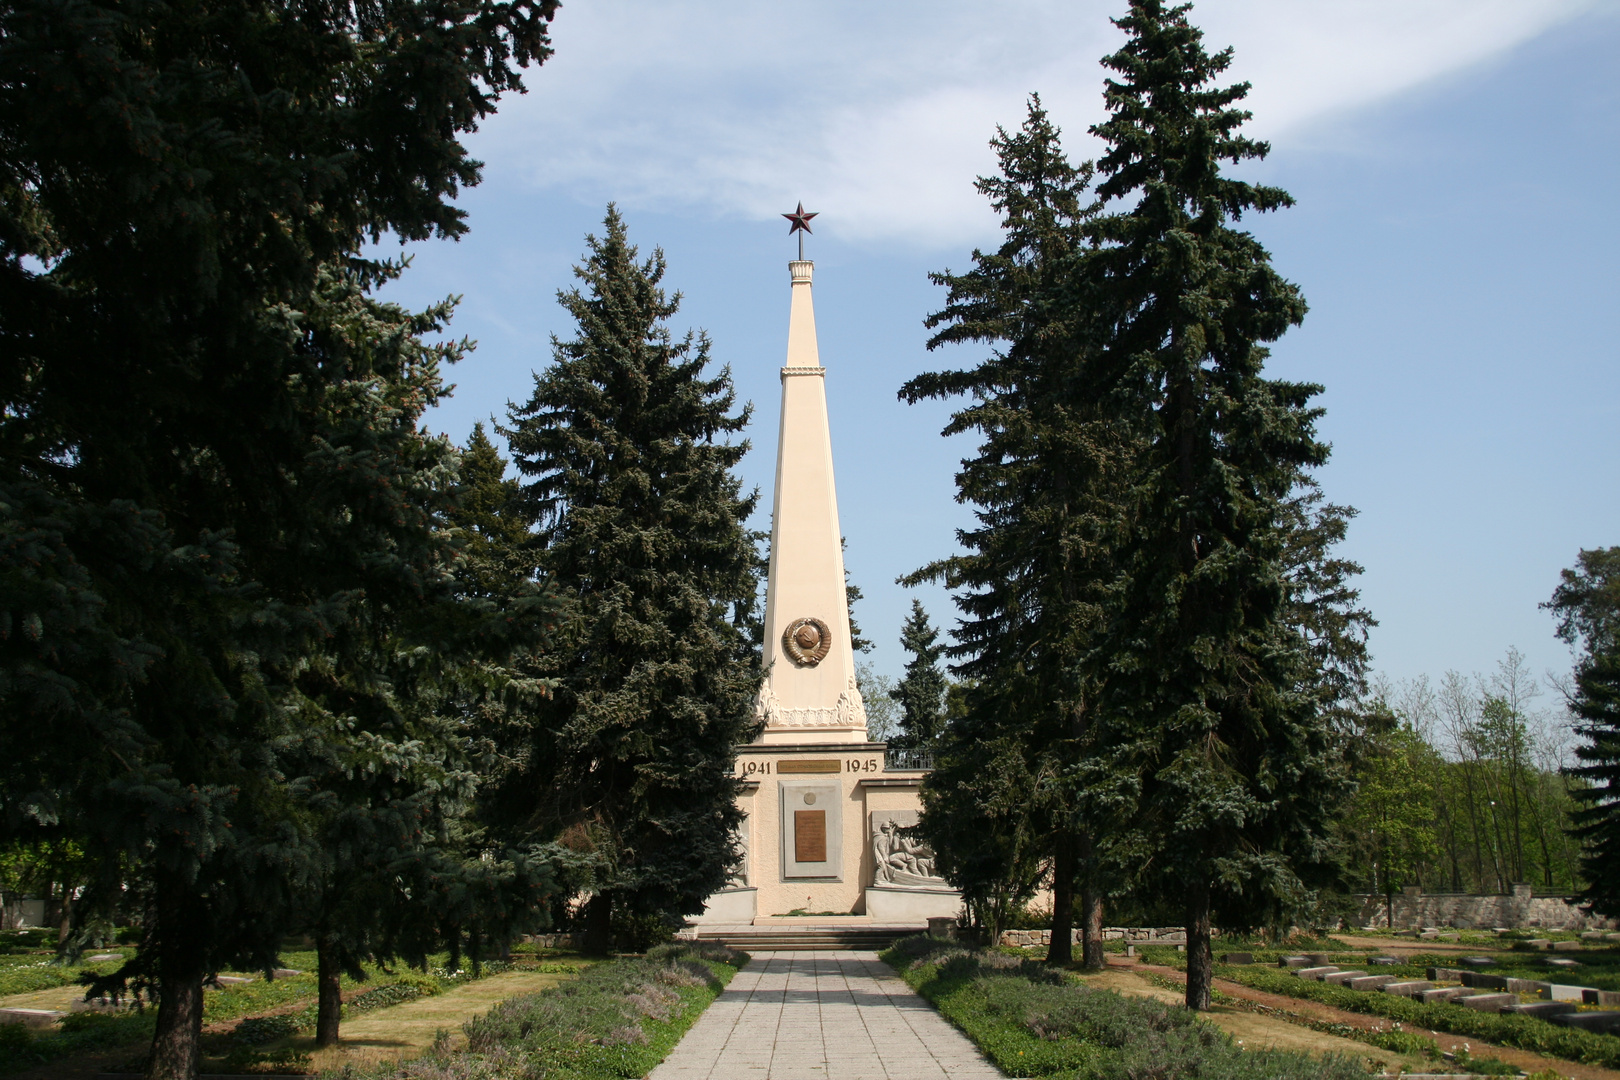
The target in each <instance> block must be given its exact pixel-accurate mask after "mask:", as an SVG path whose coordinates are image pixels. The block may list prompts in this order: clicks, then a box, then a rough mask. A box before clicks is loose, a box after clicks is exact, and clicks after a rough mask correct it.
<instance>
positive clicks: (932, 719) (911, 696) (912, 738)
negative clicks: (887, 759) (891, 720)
mask: <svg viewBox="0 0 1620 1080" xmlns="http://www.w3.org/2000/svg"><path fill="white" fill-rule="evenodd" d="M900 646H901V647H902V648H903V649H905V650H906V651H907V652H908V653H910V654H911V659H910V660H908V661H906V674H905V677H904V678H903V679H901V680H900V683H899V685H898V686H896V687H895V688H894V689H893V690H891V691H890V692H889V696H890V697H892V698H894V700H895V701H896V702H898V703H899V705H900V710H901V712H900V735H899V737H898V738H895V739H891V740H890V741H889V745H890V746H892V747H895V748H896V749H911V748H919V749H920V748H924V747H931V746H933V744H934V740H935V739H937V738H938V737H939V729H940V726H941V725H942V724H943V723H944V720H945V690H946V688H947V687H948V686H949V684H950V681H949V680H948V679H947V678H946V676H945V672H944V671H943V670H942V669H941V668H940V666H939V662H940V660H941V659H942V658H943V657H944V656H945V646H944V645H942V644H940V641H939V631H938V630H937V629H935V627H934V625H933V624H932V623H930V622H929V621H928V612H926V611H924V610H923V606H922V602H921V601H920V600H915V599H914V600H912V601H911V615H910V616H909V617H908V618H907V619H906V621H905V625H903V626H902V627H901V628H900Z"/></svg>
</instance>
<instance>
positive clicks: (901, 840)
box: [872, 810, 945, 888]
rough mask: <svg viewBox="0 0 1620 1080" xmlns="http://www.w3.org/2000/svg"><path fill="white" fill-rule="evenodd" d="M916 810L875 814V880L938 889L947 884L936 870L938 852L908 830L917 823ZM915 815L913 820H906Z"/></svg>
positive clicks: (873, 838) (873, 819)
mask: <svg viewBox="0 0 1620 1080" xmlns="http://www.w3.org/2000/svg"><path fill="white" fill-rule="evenodd" d="M916 816H917V814H916V811H914V810H913V811H890V812H888V813H882V812H874V813H873V814H872V863H873V871H874V873H873V877H874V879H875V880H874V883H875V884H877V885H887V886H891V887H895V886H898V887H902V888H903V887H905V886H908V885H910V886H917V887H927V888H938V887H940V886H942V885H944V884H945V881H944V879H943V878H940V877H939V876H938V875H937V873H936V872H935V870H934V852H933V850H932V849H930V848H929V846H928V845H927V844H926V843H924V842H923V841H922V840H919V839H918V838H917V837H915V836H912V835H910V834H909V833H908V832H907V831H906V830H907V829H908V828H909V827H910V826H912V825H915V824H916V820H915V819H916ZM907 817H909V818H911V819H912V820H910V821H905V820H902V819H903V818H907Z"/></svg>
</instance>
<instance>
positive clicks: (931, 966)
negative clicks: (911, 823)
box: [882, 937, 1366, 1080]
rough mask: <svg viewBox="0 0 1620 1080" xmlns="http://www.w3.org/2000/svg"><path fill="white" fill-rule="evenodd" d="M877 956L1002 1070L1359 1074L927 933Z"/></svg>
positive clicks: (1301, 1076)
mask: <svg viewBox="0 0 1620 1080" xmlns="http://www.w3.org/2000/svg"><path fill="white" fill-rule="evenodd" d="M882 958H883V959H884V960H885V961H886V962H887V963H888V964H889V965H890V966H892V967H894V968H895V969H896V970H897V971H899V972H900V975H901V977H902V978H903V979H905V980H906V982H907V983H908V984H909V985H910V986H911V987H912V988H913V989H915V990H916V991H917V992H918V993H919V994H921V995H922V996H923V997H925V998H927V999H928V1000H929V1001H930V1002H932V1003H933V1005H934V1007H935V1008H937V1009H938V1010H939V1011H940V1013H941V1014H942V1015H943V1016H944V1017H945V1018H946V1019H947V1020H949V1021H951V1023H953V1024H955V1025H956V1026H957V1027H958V1028H961V1029H962V1031H963V1032H964V1033H966V1034H967V1036H968V1038H970V1039H972V1040H973V1041H974V1043H975V1044H977V1045H978V1047H979V1049H980V1050H982V1051H983V1052H984V1054H985V1055H986V1056H987V1057H988V1058H990V1060H991V1061H992V1062H994V1063H995V1065H996V1067H997V1068H999V1069H1000V1070H1001V1071H1002V1072H1004V1073H1006V1074H1007V1075H1008V1076H1026V1077H1054V1078H1060V1080H1082V1078H1084V1080H1181V1078H1184V1077H1185V1078H1195V1080H1365V1078H1366V1070H1365V1068H1364V1067H1363V1065H1362V1063H1361V1062H1360V1061H1356V1060H1352V1059H1350V1058H1345V1057H1339V1056H1334V1055H1329V1056H1327V1057H1324V1058H1315V1057H1312V1056H1311V1055H1309V1054H1301V1053H1293V1052H1289V1051H1281V1050H1256V1051H1245V1050H1242V1049H1240V1048H1239V1047H1238V1046H1236V1045H1235V1044H1234V1043H1233V1041H1232V1039H1231V1037H1230V1036H1229V1035H1227V1034H1226V1032H1224V1031H1222V1030H1221V1029H1220V1028H1218V1027H1216V1026H1215V1025H1213V1024H1211V1023H1209V1022H1207V1021H1205V1020H1202V1019H1200V1018H1199V1017H1198V1015H1197V1014H1196V1013H1193V1012H1191V1011H1189V1010H1187V1009H1185V1008H1182V1007H1180V1006H1175V1005H1166V1004H1165V1003H1163V1002H1160V1001H1154V1000H1152V999H1149V998H1135V997H1125V996H1124V995H1122V994H1117V993H1114V992H1113V991H1111V990H1095V989H1092V988H1090V987H1088V986H1085V985H1084V984H1083V983H1081V982H1080V981H1079V980H1078V979H1077V978H1075V977H1074V976H1072V975H1069V974H1067V973H1065V972H1062V971H1058V970H1055V969H1053V968H1049V967H1046V966H1045V965H1043V964H1039V963H1036V962H1034V961H1031V960H1026V959H1021V958H1018V957H1013V956H1007V955H1004V954H1001V953H993V952H986V951H983V950H978V949H967V948H963V947H962V946H959V945H953V944H951V943H948V942H942V941H939V940H937V939H933V938H927V937H913V938H906V939H904V940H902V941H899V942H897V943H896V944H895V945H894V946H893V947H892V948H890V949H889V950H888V951H887V952H885V953H883V954H882Z"/></svg>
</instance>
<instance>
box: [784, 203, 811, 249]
mask: <svg viewBox="0 0 1620 1080" xmlns="http://www.w3.org/2000/svg"><path fill="white" fill-rule="evenodd" d="M782 216H783V217H785V218H787V219H788V220H789V221H791V222H792V223H793V224H792V226H791V227H789V229H788V235H789V236H792V235H793V234H794V233H796V232H810V231H811V229H810V219H811V218H813V217H815V216H816V214H815V213H807V212H806V211H805V209H804V203H802V202H801V203H800V204H799V208H798V209H797V210H795V211H793V213H791V214H783V215H782ZM799 261H800V262H803V261H804V237H802V236H801V237H799Z"/></svg>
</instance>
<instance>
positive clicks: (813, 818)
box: [793, 810, 827, 862]
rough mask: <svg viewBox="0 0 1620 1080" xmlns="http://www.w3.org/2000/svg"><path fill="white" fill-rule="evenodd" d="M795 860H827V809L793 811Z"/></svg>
mask: <svg viewBox="0 0 1620 1080" xmlns="http://www.w3.org/2000/svg"><path fill="white" fill-rule="evenodd" d="M793 861H794V862H826V861H827V811H825V810H795V811H793Z"/></svg>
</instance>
